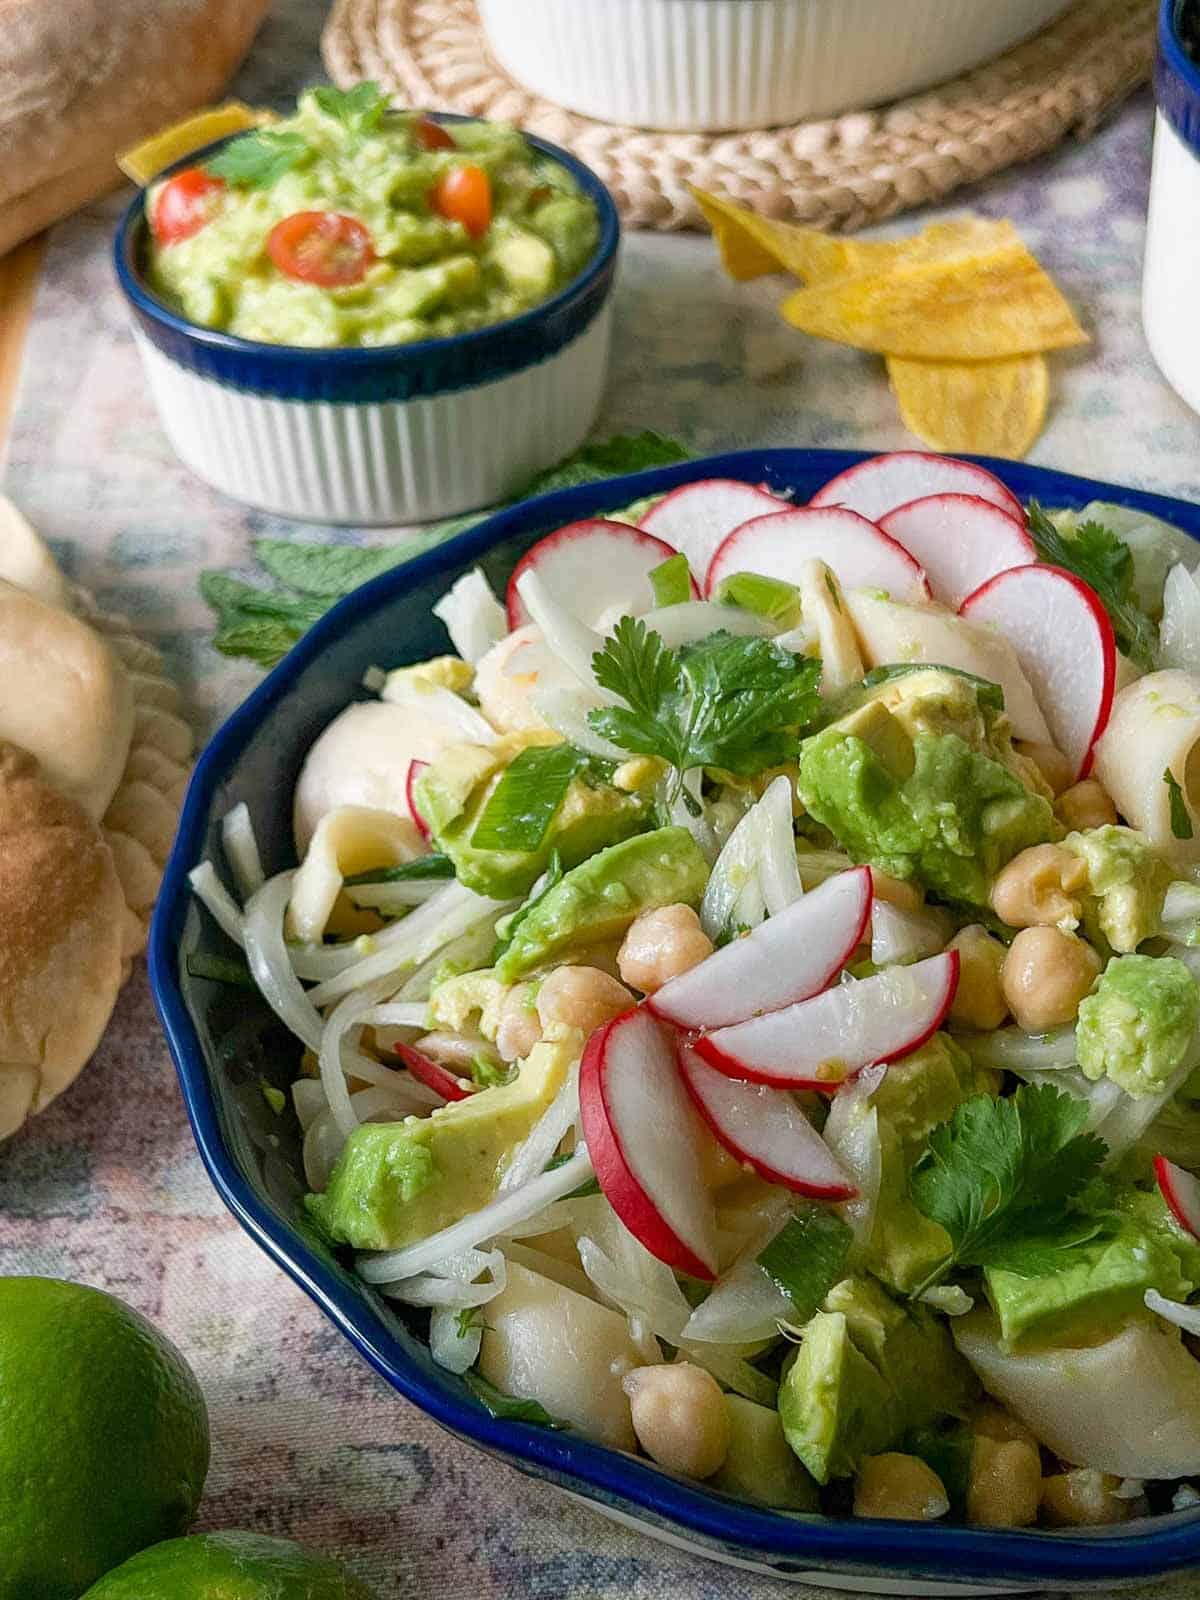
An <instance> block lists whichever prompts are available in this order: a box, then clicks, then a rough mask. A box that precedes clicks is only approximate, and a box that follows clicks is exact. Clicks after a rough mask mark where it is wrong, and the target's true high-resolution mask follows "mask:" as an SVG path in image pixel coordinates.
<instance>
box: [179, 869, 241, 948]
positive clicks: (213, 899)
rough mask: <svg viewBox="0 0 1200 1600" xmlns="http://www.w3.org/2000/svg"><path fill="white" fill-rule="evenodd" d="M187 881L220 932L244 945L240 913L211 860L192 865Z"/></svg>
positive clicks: (236, 942)
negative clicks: (195, 865)
mask: <svg viewBox="0 0 1200 1600" xmlns="http://www.w3.org/2000/svg"><path fill="white" fill-rule="evenodd" d="M188 882H189V883H190V884H191V886H192V893H193V894H194V895H195V896H196V899H197V900H199V901H200V903H201V905H202V906H204V907H205V909H206V910H207V911H208V913H209V915H210V916H211V917H212V919H213V921H214V922H215V923H216V924H217V926H218V927H219V928H220V929H221V931H222V933H227V934H228V935H229V937H230V938H231V939H232V940H233V942H234V944H239V945H242V946H243V947H244V946H245V943H246V933H245V926H244V923H243V918H242V913H241V912H240V911H239V910H238V908H237V905H236V904H235V902H234V898H233V896H232V895H231V894H230V892H229V890H228V889H227V888H226V887H225V885H224V884H223V883H222V882H221V880H220V878H218V877H217V874H216V870H215V868H214V867H213V864H212V862H211V861H202V862H201V863H200V865H199V866H198V867H193V868H192V870H191V871H190V872H189V873H188Z"/></svg>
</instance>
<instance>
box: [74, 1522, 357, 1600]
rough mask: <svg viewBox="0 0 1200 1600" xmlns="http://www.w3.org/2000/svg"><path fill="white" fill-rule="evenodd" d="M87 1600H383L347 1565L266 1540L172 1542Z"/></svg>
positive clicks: (200, 1536) (250, 1536)
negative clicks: (360, 1580)
mask: <svg viewBox="0 0 1200 1600" xmlns="http://www.w3.org/2000/svg"><path fill="white" fill-rule="evenodd" d="M85 1600H375V1597H374V1595H373V1594H372V1592H371V1590H370V1589H368V1588H367V1586H366V1585H365V1584H363V1583H360V1582H359V1581H358V1579H357V1578H352V1577H351V1576H350V1574H349V1573H348V1572H347V1571H346V1569H345V1567H343V1566H342V1564H341V1562H340V1561H331V1560H330V1559H329V1558H328V1557H327V1556H314V1555H310V1554H309V1553H308V1552H307V1551H306V1550H302V1549H301V1548H300V1546H299V1545H298V1544H293V1543H292V1541H291V1540H290V1539H268V1538H267V1537H266V1536H265V1535H263V1534H261V1533H195V1534H193V1535H192V1537H191V1538H190V1539H169V1540H168V1541H167V1543H166V1544H156V1545H154V1546H153V1547H152V1548H151V1549H149V1550H143V1551H142V1552H141V1553H140V1554H139V1555H136V1556H132V1557H130V1559H129V1560H128V1561H127V1562H126V1563H125V1565H124V1566H123V1567H118V1568H117V1570H116V1571H115V1572H110V1573H109V1575H108V1577H107V1578H101V1579H100V1582H99V1583H98V1584H96V1585H95V1586H94V1587H93V1588H91V1589H89V1590H88V1592H87V1595H86V1596H85Z"/></svg>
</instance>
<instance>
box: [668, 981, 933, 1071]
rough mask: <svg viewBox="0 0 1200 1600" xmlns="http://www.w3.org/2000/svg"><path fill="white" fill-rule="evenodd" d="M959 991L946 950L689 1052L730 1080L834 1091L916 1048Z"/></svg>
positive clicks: (717, 1035) (704, 1038)
mask: <svg viewBox="0 0 1200 1600" xmlns="http://www.w3.org/2000/svg"><path fill="white" fill-rule="evenodd" d="M957 987H958V951H957V950H947V951H944V952H943V954H941V955H940V956H930V957H929V959H928V960H927V961H918V962H915V963H914V964H913V965H912V966H911V967H889V968H888V969H887V970H886V971H885V972H879V973H876V974H875V976H874V977H871V978H863V979H861V980H860V981H851V982H846V983H840V984H837V985H836V986H835V987H834V988H832V989H826V990H825V991H824V993H823V994H818V995H815V996H814V997H813V998H812V999H811V1000H801V1001H800V1003H799V1004H798V1005H794V1006H786V1007H785V1008H784V1009H783V1010H782V1011H770V1012H768V1013H767V1015H766V1016H763V1017H753V1018H751V1020H750V1021H749V1022H739V1023H735V1025H734V1026H733V1027H732V1028H718V1029H717V1030H716V1031H715V1032H714V1033H709V1034H702V1035H700V1036H699V1037H698V1038H697V1039H696V1040H695V1048H696V1050H697V1051H698V1052H699V1053H700V1055H701V1056H702V1057H703V1059H704V1060H705V1061H707V1062H708V1064H709V1065H710V1066H713V1067H716V1068H717V1069H718V1071H720V1072H724V1073H727V1074H728V1075H729V1076H730V1077H731V1078H743V1079H745V1080H746V1081H747V1082H749V1083H768V1084H773V1085H774V1086H775V1087H776V1088H780V1089H820V1090H824V1091H825V1092H827V1093H832V1092H833V1091H834V1090H836V1089H837V1088H839V1087H840V1085H841V1083H842V1082H843V1081H844V1080H845V1079H846V1078H849V1077H853V1075H854V1074H855V1073H856V1072H861V1071H862V1069H863V1067H866V1066H871V1065H872V1064H874V1063H877V1062H888V1061H897V1060H899V1058H900V1057H901V1056H906V1055H910V1054H911V1053H912V1052H913V1051H914V1050H916V1049H919V1048H920V1046H921V1045H923V1044H924V1043H925V1041H926V1039H928V1038H929V1037H930V1035H931V1034H933V1033H935V1032H936V1031H937V1029H938V1028H939V1027H940V1026H941V1024H942V1022H943V1021H944V1019H945V1016H946V1013H947V1012H948V1011H949V1009H950V1005H951V1002H952V1001H953V999H954V991H955V990H956V989H957Z"/></svg>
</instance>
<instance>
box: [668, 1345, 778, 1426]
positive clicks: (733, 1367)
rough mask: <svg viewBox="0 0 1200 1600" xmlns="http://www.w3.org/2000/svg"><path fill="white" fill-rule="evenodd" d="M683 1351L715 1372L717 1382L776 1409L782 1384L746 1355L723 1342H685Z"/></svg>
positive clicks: (682, 1346)
mask: <svg viewBox="0 0 1200 1600" xmlns="http://www.w3.org/2000/svg"><path fill="white" fill-rule="evenodd" d="M679 1348H680V1350H681V1352H682V1353H683V1354H684V1355H685V1356H686V1357H687V1358H688V1360H689V1361H694V1362H695V1363H696V1365H697V1366H698V1367H703V1368H704V1370H705V1372H711V1373H712V1375H713V1377H714V1378H716V1380H717V1382H718V1383H720V1384H722V1385H723V1386H724V1387H725V1388H726V1389H732V1390H733V1392H734V1394H740V1395H743V1396H744V1397H745V1398H746V1399H747V1400H753V1401H754V1402H755V1404H756V1405H760V1406H766V1407H767V1408H768V1409H770V1410H774V1408H775V1405H776V1403H777V1402H778V1399H779V1385H778V1384H777V1383H776V1382H775V1380H774V1378H769V1377H768V1376H767V1374H766V1373H765V1372H760V1371H759V1370H758V1368H757V1367H752V1366H751V1365H750V1363H749V1362H748V1361H747V1360H746V1359H745V1358H744V1357H743V1356H739V1355H735V1354H734V1352H733V1351H731V1350H726V1349H723V1348H722V1347H721V1346H720V1345H711V1344H687V1343H684V1344H681V1345H680V1347H679Z"/></svg>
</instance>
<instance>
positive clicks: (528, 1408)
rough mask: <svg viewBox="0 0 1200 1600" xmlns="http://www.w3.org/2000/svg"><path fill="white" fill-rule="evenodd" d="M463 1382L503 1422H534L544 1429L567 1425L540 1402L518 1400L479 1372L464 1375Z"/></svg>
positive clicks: (485, 1408) (481, 1403) (485, 1407)
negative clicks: (553, 1415)
mask: <svg viewBox="0 0 1200 1600" xmlns="http://www.w3.org/2000/svg"><path fill="white" fill-rule="evenodd" d="M463 1382H464V1383H465V1384H466V1386H467V1388H468V1389H470V1391H471V1393H472V1394H473V1395H474V1396H475V1398H476V1400H478V1401H479V1403H480V1405H481V1406H482V1407H483V1409H484V1410H485V1411H487V1412H489V1413H490V1415H492V1416H493V1417H497V1418H499V1419H500V1420H501V1421H503V1422H533V1423H537V1424H538V1425H539V1426H540V1427H543V1428H565V1427H566V1426H567V1424H566V1423H565V1422H560V1421H559V1419H558V1418H557V1417H552V1416H551V1415H550V1413H549V1412H548V1411H547V1410H546V1408H545V1406H544V1405H543V1404H542V1403H541V1401H540V1400H518V1399H517V1398H516V1396H515V1395H511V1394H505V1393H504V1392H503V1391H502V1390H500V1389H497V1388H496V1386H495V1384H492V1383H489V1382H488V1381H487V1379H486V1378H484V1377H481V1376H480V1374H479V1373H478V1372H466V1373H464V1374H463Z"/></svg>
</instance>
